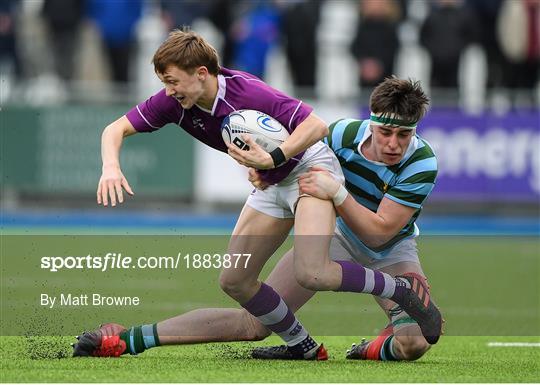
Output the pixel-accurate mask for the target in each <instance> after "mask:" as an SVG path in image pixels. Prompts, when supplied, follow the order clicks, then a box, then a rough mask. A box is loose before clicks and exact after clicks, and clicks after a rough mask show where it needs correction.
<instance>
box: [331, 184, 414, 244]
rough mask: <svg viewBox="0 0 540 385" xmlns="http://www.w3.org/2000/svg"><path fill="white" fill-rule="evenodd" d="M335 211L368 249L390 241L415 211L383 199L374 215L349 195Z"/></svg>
mask: <svg viewBox="0 0 540 385" xmlns="http://www.w3.org/2000/svg"><path fill="white" fill-rule="evenodd" d="M336 211H337V213H338V214H339V215H340V216H341V217H342V218H343V220H344V221H345V223H347V225H348V226H349V227H350V228H351V230H353V231H354V233H355V234H356V236H357V237H358V238H359V239H361V240H362V242H364V243H365V244H366V245H367V246H368V247H377V246H381V245H383V244H385V243H386V242H388V241H389V240H390V239H392V238H393V237H394V236H395V235H396V234H397V233H398V232H399V231H400V230H401V229H402V228H403V227H404V226H405V225H406V224H407V223H408V222H409V220H410V219H411V217H412V216H413V214H414V212H415V211H416V209H415V208H413V207H408V206H405V205H402V204H400V203H397V202H394V201H393V200H391V199H388V198H383V199H382V200H381V203H380V204H379V208H378V209H377V212H376V213H374V212H373V211H371V210H369V209H367V208H366V207H364V206H362V205H361V204H360V203H358V202H356V201H355V200H354V198H353V197H352V196H351V195H350V194H349V195H348V196H347V198H346V199H345V201H344V202H343V204H341V205H340V206H337V207H336Z"/></svg>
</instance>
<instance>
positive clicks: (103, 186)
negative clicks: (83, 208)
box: [97, 167, 134, 207]
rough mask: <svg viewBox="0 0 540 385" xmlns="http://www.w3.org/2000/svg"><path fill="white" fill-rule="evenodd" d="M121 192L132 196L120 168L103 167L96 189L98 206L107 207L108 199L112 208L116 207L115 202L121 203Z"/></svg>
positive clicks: (122, 194) (122, 199) (131, 191)
mask: <svg viewBox="0 0 540 385" xmlns="http://www.w3.org/2000/svg"><path fill="white" fill-rule="evenodd" d="M123 190H125V191H126V192H127V193H128V194H129V195H134V193H133V190H132V189H131V186H130V185H129V183H128V181H127V179H126V178H125V177H124V174H122V170H120V167H103V173H102V174H101V178H100V179H99V183H98V188H97V203H98V205H101V204H103V206H108V205H109V198H110V201H111V206H113V207H114V206H116V202H118V203H123V202H124V193H123ZM117 198H118V199H117Z"/></svg>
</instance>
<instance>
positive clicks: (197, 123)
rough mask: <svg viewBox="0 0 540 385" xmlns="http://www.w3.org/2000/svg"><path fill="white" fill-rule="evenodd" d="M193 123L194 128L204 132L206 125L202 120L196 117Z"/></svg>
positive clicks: (192, 120)
mask: <svg viewBox="0 0 540 385" xmlns="http://www.w3.org/2000/svg"><path fill="white" fill-rule="evenodd" d="M191 122H192V123H193V127H195V128H198V129H201V130H204V123H203V120H202V119H201V118H197V117H196V116H194V117H193V118H192V119H191Z"/></svg>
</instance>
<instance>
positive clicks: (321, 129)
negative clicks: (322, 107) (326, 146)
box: [317, 120, 330, 140]
mask: <svg viewBox="0 0 540 385" xmlns="http://www.w3.org/2000/svg"><path fill="white" fill-rule="evenodd" d="M329 133H330V130H329V129H328V126H327V125H326V123H324V122H323V121H322V120H321V121H320V122H319V125H318V127H317V136H318V138H319V140H321V139H323V138H326V137H327V136H328V134H329Z"/></svg>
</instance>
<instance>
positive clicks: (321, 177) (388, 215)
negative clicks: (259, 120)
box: [299, 167, 416, 247]
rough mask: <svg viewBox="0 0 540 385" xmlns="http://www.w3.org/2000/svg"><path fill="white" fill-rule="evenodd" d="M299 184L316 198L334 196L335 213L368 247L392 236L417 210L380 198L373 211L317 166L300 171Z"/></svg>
mask: <svg viewBox="0 0 540 385" xmlns="http://www.w3.org/2000/svg"><path fill="white" fill-rule="evenodd" d="M299 185H300V192H301V193H306V194H309V195H312V196H314V197H317V198H319V199H333V200H334V205H335V206H336V211H337V213H338V214H339V215H340V216H341V217H342V218H343V220H344V221H345V223H347V225H348V226H349V227H350V228H351V230H353V231H354V233H355V234H356V236H357V237H358V238H359V239H361V240H362V242H364V243H365V244H366V245H367V246H369V247H377V246H381V245H383V244H384V243H386V242H387V241H389V240H390V239H392V237H394V236H395V235H396V234H397V233H398V232H399V231H400V230H401V229H402V228H403V227H404V226H405V225H406V224H407V223H408V222H409V220H410V219H411V217H412V216H413V214H414V212H415V210H416V209H415V208H413V207H409V206H405V205H402V204H400V203H397V202H394V201H393V200H391V199H389V198H383V199H382V200H381V203H380V204H379V207H378V209H377V212H376V213H374V212H373V211H371V210H369V209H368V208H366V207H364V206H363V205H361V204H360V203H358V202H357V201H356V200H354V198H353V197H352V196H351V195H350V194H349V193H348V192H347V190H345V187H343V186H342V185H341V184H340V183H339V182H338V181H337V180H335V179H334V178H333V177H332V176H330V175H329V174H328V172H327V171H326V170H325V169H324V168H320V167H312V168H311V171H310V172H308V173H306V174H303V175H300V177H299ZM343 194H344V195H343ZM340 195H341V196H342V197H339V196H340Z"/></svg>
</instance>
